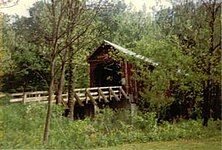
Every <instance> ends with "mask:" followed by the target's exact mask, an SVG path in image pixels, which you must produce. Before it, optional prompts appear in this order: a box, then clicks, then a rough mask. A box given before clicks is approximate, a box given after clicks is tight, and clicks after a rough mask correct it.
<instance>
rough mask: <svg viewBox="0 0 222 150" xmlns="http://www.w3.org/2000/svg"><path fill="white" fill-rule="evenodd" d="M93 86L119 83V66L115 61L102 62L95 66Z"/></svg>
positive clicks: (116, 84)
mask: <svg viewBox="0 0 222 150" xmlns="http://www.w3.org/2000/svg"><path fill="white" fill-rule="evenodd" d="M93 76H94V77H95V81H94V86H97V87H102V86H113V85H115V86H118V85H121V66H120V64H118V63H117V62H104V63H100V64H98V65H97V66H96V68H95V70H94V75H93Z"/></svg>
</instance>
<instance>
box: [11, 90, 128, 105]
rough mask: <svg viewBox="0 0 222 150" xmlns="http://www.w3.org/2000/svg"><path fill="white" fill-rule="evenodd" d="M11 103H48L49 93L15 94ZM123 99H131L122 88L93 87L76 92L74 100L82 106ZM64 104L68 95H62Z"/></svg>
mask: <svg viewBox="0 0 222 150" xmlns="http://www.w3.org/2000/svg"><path fill="white" fill-rule="evenodd" d="M11 96H12V98H11V99H10V102H11V103H18V102H21V103H28V102H43V103H47V100H48V92H47V91H36V92H24V93H13V94H11ZM122 98H124V99H129V97H128V95H127V94H126V92H125V91H124V90H123V88H122V86H110V87H92V88H81V89H75V90H74V100H75V101H77V102H78V103H79V104H80V105H83V102H84V101H85V102H86V103H88V101H91V102H92V103H93V104H95V103H96V102H97V101H102V100H103V101H104V102H109V100H111V99H115V100H116V101H120V100H121V99H122ZM62 99H63V101H64V102H67V101H68V93H64V94H62ZM53 102H56V100H55V95H53Z"/></svg>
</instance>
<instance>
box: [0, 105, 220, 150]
mask: <svg viewBox="0 0 222 150" xmlns="http://www.w3.org/2000/svg"><path fill="white" fill-rule="evenodd" d="M1 107H2V109H1V110H3V111H1V115H2V116H3V117H1V123H2V125H3V126H2V128H1V131H3V138H2V140H1V141H0V147H1V148H3V149H7V148H17V149H39V148H41V149H42V148H43V149H44V148H56V149H64V148H66V149H69V148H72V149H83V148H84V149H85V148H93V147H107V146H111V145H119V144H124V143H132V142H147V141H163V140H164V141H165V140H175V139H196V138H201V139H203V138H209V137H214V136H217V135H220V132H221V121H210V124H209V127H207V128H203V127H202V126H201V122H200V120H198V121H192V120H189V121H187V120H182V121H180V122H179V123H176V124H171V123H168V122H164V123H163V124H161V125H157V119H156V115H155V113H147V114H140V113H138V114H137V115H136V114H135V115H134V116H131V115H130V114H131V113H130V112H129V111H127V110H122V111H115V112H114V111H112V110H110V109H104V110H102V112H101V113H100V114H98V115H97V116H96V117H95V118H93V119H89V118H86V119H85V120H76V121H70V120H69V119H68V118H65V117H63V116H62V115H61V114H62V113H63V110H64V108H63V107H62V106H58V105H53V117H52V127H51V135H50V141H49V143H48V144H47V145H42V131H43V125H44V120H45V119H44V118H45V113H46V105H44V104H39V103H32V104H25V105H21V104H10V105H1ZM1 133H2V132H1Z"/></svg>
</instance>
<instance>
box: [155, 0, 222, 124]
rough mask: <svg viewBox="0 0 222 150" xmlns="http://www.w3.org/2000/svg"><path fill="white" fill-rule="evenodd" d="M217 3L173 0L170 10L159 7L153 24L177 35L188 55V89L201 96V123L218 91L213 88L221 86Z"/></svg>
mask: <svg viewBox="0 0 222 150" xmlns="http://www.w3.org/2000/svg"><path fill="white" fill-rule="evenodd" d="M220 5H221V3H219V2H218V1H216V0H214V1H203V0H201V1H195V2H193V1H181V2H179V3H178V2H175V3H173V8H172V9H164V10H161V11H159V12H158V13H157V15H156V24H157V25H159V27H160V28H161V29H162V32H163V33H165V35H168V36H169V35H171V36H176V37H177V38H178V39H179V43H180V48H181V52H182V53H183V54H184V55H187V56H189V57H190V58H191V59H190V62H192V63H191V64H190V66H189V67H190V70H191V72H188V74H193V75H192V78H190V81H189V82H190V84H189V86H187V88H188V89H194V90H195V91H197V92H198V96H199V97H202V99H203V100H202V102H203V103H202V115H203V125H204V126H207V122H208V119H209V117H210V109H212V106H211V105H212V103H214V102H213V101H212V100H213V99H214V101H215V96H213V95H215V94H216V93H217V94H216V95H218V94H219V92H216V91H215V90H213V89H215V88H214V87H218V86H219V87H221V83H220V69H219V68H220V66H221V63H220V56H221V51H220V45H221V40H220V39H221V35H220V12H221V7H220ZM209 16H210V17H209ZM215 92H216V93H215ZM218 97H219V96H218ZM218 99H219V98H218ZM217 101H218V100H217Z"/></svg>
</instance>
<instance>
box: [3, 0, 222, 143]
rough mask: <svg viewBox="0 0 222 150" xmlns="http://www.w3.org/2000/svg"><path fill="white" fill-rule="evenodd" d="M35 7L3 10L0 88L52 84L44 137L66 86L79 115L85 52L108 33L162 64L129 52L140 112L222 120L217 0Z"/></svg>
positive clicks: (55, 1)
mask: <svg viewBox="0 0 222 150" xmlns="http://www.w3.org/2000/svg"><path fill="white" fill-rule="evenodd" d="M158 8H159V7H158ZM29 13H30V16H29V17H24V16H23V17H19V16H7V15H4V16H3V23H2V24H1V25H0V26H3V27H1V28H2V29H1V30H2V39H0V44H1V53H0V58H1V61H0V64H1V70H0V77H1V80H0V82H1V83H0V86H1V87H0V91H2V92H5V93H15V92H24V91H44V90H47V91H48V93H49V98H48V99H49V100H48V104H47V115H46V121H45V123H46V124H45V127H44V129H45V132H44V142H46V143H47V142H48V140H49V139H48V138H49V134H50V124H54V123H50V121H51V120H54V121H55V118H54V119H52V115H53V113H55V110H54V111H53V110H52V107H53V104H52V100H53V99H54V97H53V94H55V95H56V97H55V98H56V103H57V104H58V105H60V104H61V103H62V93H64V92H68V118H69V119H71V120H73V119H74V118H73V116H74V115H73V113H74V103H75V101H74V89H75V88H84V87H89V69H88V67H89V66H88V64H87V57H88V56H89V55H90V54H91V53H93V51H94V49H95V48H97V47H98V46H99V45H100V44H101V43H102V42H103V40H109V41H112V42H114V43H117V44H118V45H121V46H123V47H125V48H127V49H129V50H132V51H134V52H136V53H138V54H140V55H143V56H145V57H147V58H150V59H151V60H153V61H154V62H156V63H157V64H158V65H157V66H155V67H154V68H153V69H149V67H148V66H147V65H145V64H144V62H143V61H141V60H138V59H134V58H132V57H126V59H127V60H129V61H130V62H132V64H135V65H136V67H137V70H134V72H133V76H134V78H135V79H136V80H138V81H139V83H141V85H140V86H141V87H143V90H141V91H140V92H139V93H138V94H139V95H140V103H139V105H138V110H139V111H141V112H142V113H144V114H147V113H149V112H155V114H156V116H155V117H156V118H157V122H158V123H163V122H164V121H169V122H176V121H179V120H182V119H187V120H188V119H194V120H198V119H202V125H203V126H208V121H209V120H210V119H211V118H213V119H214V120H217V119H221V67H222V66H221V2H220V1H219V0H209V1H208V0H197V1H192V0H188V1H183V0H181V1H172V7H170V8H164V7H161V9H154V10H153V13H152V14H150V13H148V12H147V10H146V8H145V7H144V8H143V10H139V11H134V10H133V9H132V4H131V5H127V4H126V3H125V2H124V1H120V0H113V1H108V0H107V1H106V0H100V1H90V0H83V1H82V0H76V1H73V0H66V1H65V0H50V1H44V2H43V1H39V2H37V3H35V4H34V6H33V7H32V8H30V9H29ZM37 109H39V108H37ZM66 113H67V112H66ZM104 113H105V112H104ZM108 115H109V114H108ZM61 116H62V115H61ZM102 117H104V116H102ZM143 117H144V116H143ZM152 117H153V116H151V118H152ZM155 117H154V118H155ZM100 119H101V118H100ZM134 119H135V118H134ZM136 119H137V120H136V121H135V122H137V123H138V124H140V123H139V119H138V118H136ZM101 120H102V119H101ZM101 120H98V121H101ZM104 120H105V118H103V120H102V121H104ZM114 120H115V119H114ZM154 120H155V119H154ZM143 121H144V122H146V121H148V122H149V121H150V120H149V119H148V120H146V119H144V120H143ZM155 121H156V120H155ZM86 122H87V121H86ZM86 122H84V123H86ZM107 122H108V123H109V121H107ZM111 122H112V121H110V124H112V123H113V122H112V123H111ZM151 122H152V121H150V122H149V123H151ZM147 124H148V123H147ZM147 124H145V123H144V128H147V127H145V125H146V126H147ZM163 124H164V123H163ZM119 125H120V124H119ZM155 125H156V124H155ZM85 126H86V125H85ZM94 126H96V127H95V128H96V129H97V125H96V123H95V124H94ZM53 128H54V127H53ZM67 128H68V127H67ZM104 128H105V127H104ZM111 128H112V127H110V129H111ZM128 128H130V127H128ZM141 128H143V127H141ZM104 130H105V129H104ZM129 130H130V129H129ZM147 130H148V128H147ZM107 132H108V131H107ZM155 132H156V130H155ZM81 134H82V133H81ZM161 138H162V137H161Z"/></svg>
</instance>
